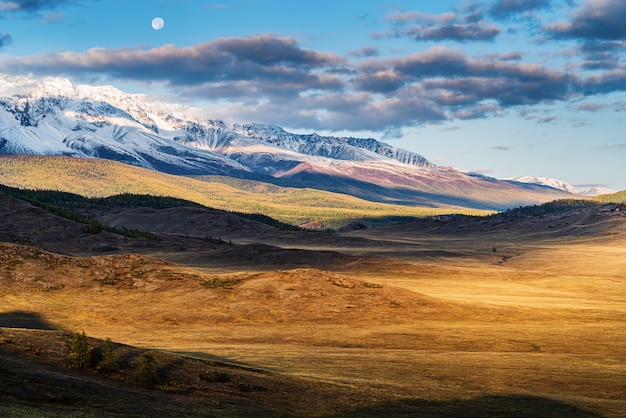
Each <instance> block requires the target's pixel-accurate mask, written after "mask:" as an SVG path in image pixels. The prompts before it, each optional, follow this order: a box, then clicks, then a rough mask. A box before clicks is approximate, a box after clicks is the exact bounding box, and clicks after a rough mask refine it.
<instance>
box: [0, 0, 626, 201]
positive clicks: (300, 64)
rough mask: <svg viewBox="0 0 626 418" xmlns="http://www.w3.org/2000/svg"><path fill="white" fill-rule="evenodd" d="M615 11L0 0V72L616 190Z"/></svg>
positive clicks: (506, 2) (559, 0)
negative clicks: (158, 26) (160, 23)
mask: <svg viewBox="0 0 626 418" xmlns="http://www.w3.org/2000/svg"><path fill="white" fill-rule="evenodd" d="M156 16H160V17H162V18H163V19H164V20H165V27H164V28H163V29H162V30H160V31H156V30H154V29H152V27H151V25H150V22H151V21H152V19H153V18H154V17H156ZM624 22H626V1H624V0H484V1H479V0H443V1H442V0H439V1H436V2H435V1H430V0H428V1H426V0H424V1H420V0H417V1H416V0H411V1H408V0H396V1H384V0H380V1H376V0H359V1H347V0H346V1H343V0H334V1H327V0H315V1H305V0H301V1H291V0H239V1H222V2H211V1H206V0H203V1H195V0H160V1H159V0H156V1H142V0H106V1H105V0H48V1H46V0H13V1H0V73H6V74H31V75H33V76H63V77H68V78H69V79H71V80H72V81H73V82H75V83H89V84H111V85H114V86H116V87H118V88H121V89H123V90H126V91H129V92H132V93H146V94H152V95H155V96H157V97H159V98H160V99H162V100H165V101H168V102H177V103H182V104H188V105H195V106H202V107H203V108H205V109H206V115H207V117H209V118H215V119H222V120H225V121H226V122H259V123H269V124H278V125H281V126H283V127H285V128H286V129H288V130H291V131H293V132H312V131H316V132H319V133H322V134H334V135H346V136H366V137H374V138H377V139H380V140H383V141H385V142H388V143H390V144H392V145H395V146H399V147H402V148H406V149H410V150H412V151H415V152H418V153H420V154H422V155H424V156H425V157H426V158H428V159H429V160H431V161H432V162H435V163H437V164H441V165H449V166H454V167H457V168H461V169H464V170H470V171H476V172H480V173H483V174H486V175H489V176H493V177H498V178H503V177H511V176H520V175H534V176H545V177H552V178H557V179H560V180H564V181H567V182H569V183H572V184H573V185H575V186H577V187H581V188H583V187H586V186H592V185H598V186H604V187H609V188H612V189H614V190H624V189H626V164H625V160H626V158H625V157H626V132H625V131H626V129H625V128H626V123H624V117H625V116H626V113H625V112H626V62H625V61H624V58H625V56H626V24H624Z"/></svg>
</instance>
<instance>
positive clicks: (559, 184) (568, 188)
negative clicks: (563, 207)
mask: <svg viewBox="0 0 626 418" xmlns="http://www.w3.org/2000/svg"><path fill="white" fill-rule="evenodd" d="M504 180H511V181H516V182H519V183H529V184H539V185H542V186H547V187H552V188H553V189H558V190H563V191H565V192H568V193H571V194H576V195H581V196H588V197H594V196H599V195H602V194H612V193H615V191H614V190H611V189H607V188H605V187H589V188H586V189H580V190H579V189H577V188H576V187H574V186H572V185H571V184H569V183H567V182H564V181H561V180H556V179H551V178H547V177H533V176H520V177H511V178H507V179H504Z"/></svg>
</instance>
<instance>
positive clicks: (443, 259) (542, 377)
mask: <svg viewBox="0 0 626 418" xmlns="http://www.w3.org/2000/svg"><path fill="white" fill-rule="evenodd" d="M525 222H526V221H525ZM287 236H288V237H289V238H288V239H287V238H286V237H287ZM317 237H322V238H317V239H314V240H312V239H311V235H310V234H304V233H302V234H300V235H299V234H297V233H289V235H285V234H279V233H277V234H276V235H275V236H274V238H273V240H272V238H271V237H269V236H268V235H264V236H263V241H264V242H265V243H266V244H276V245H280V244H282V245H284V243H285V242H289V247H291V248H300V249H304V250H306V249H308V250H311V252H310V253H307V254H309V257H310V258H309V259H308V260H307V259H305V260H304V261H302V260H301V259H299V260H300V261H298V262H299V263H300V264H301V267H300V268H289V269H285V268H283V267H282V266H284V265H290V266H291V263H292V262H293V260H290V259H291V258H292V256H293V255H294V254H295V253H294V252H292V251H289V250H283V251H282V252H280V251H275V252H273V253H272V256H273V257H274V258H272V259H271V260H268V259H267V258H264V259H263V260H264V261H263V262H260V260H261V259H262V257H261V256H262V255H263V253H262V251H264V248H265V247H259V249H258V253H256V256H255V255H254V254H253V253H251V252H247V253H244V249H243V247H240V248H238V247H236V246H235V247H234V250H233V251H230V252H223V251H222V252H219V254H218V256H215V255H213V254H212V253H211V252H209V251H199V252H194V251H185V252H177V253H166V252H156V251H155V252H153V253H152V255H154V256H158V257H159V258H161V259H167V260H170V261H169V262H167V261H159V260H158V259H152V258H149V257H148V255H150V250H149V249H147V250H146V251H145V253H146V254H145V255H141V256H140V255H133V256H124V255H115V256H106V257H103V256H96V257H92V258H67V257H62V256H56V255H45V254H44V255H41V254H39V253H32V254H31V255H28V254H25V253H23V252H20V251H22V250H19V251H18V250H15V249H13V248H12V247H10V246H5V247H3V254H4V255H5V259H4V261H3V263H4V264H3V266H2V270H0V277H1V278H2V280H3V286H2V289H3V290H2V293H0V298H1V300H2V304H0V320H1V319H2V318H3V316H2V315H3V313H4V315H5V316H8V315H10V313H11V312H17V311H19V312H30V313H36V314H37V315H39V316H41V318H44V319H45V320H46V321H47V322H48V323H50V324H54V326H55V327H58V328H62V329H66V330H85V332H86V333H87V334H88V335H90V336H93V337H99V338H106V337H110V338H111V339H113V340H114V341H119V342H123V343H126V344H132V345H135V346H138V347H143V348H145V349H155V348H156V349H162V350H167V351H168V352H176V353H183V354H185V355H187V356H192V357H195V358H200V359H204V360H211V361H220V362H226V363H229V364H236V365H242V366H246V367H251V368H253V369H256V370H265V371H267V372H268V373H274V374H275V375H276V376H282V377H285V378H286V377H289V378H294V379H300V380H299V381H300V382H308V384H309V385H310V386H309V390H310V392H306V395H304V396H302V397H300V398H295V397H294V396H293V394H291V395H290V394H288V393H287V392H288V391H285V393H284V394H283V395H280V393H279V392H275V393H273V394H265V395H261V394H256V395H255V397H256V398H255V399H257V400H258V401H259V402H270V401H269V399H270V398H272V399H273V401H272V402H276V399H277V398H280V396H283V397H284V399H283V402H284V404H283V408H284V412H286V413H287V414H288V415H306V416H335V415H346V416H379V415H385V416H394V415H396V416H400V415H414V416H463V417H466V416H475V417H483V416H497V417H505V416H506V417H508V416H520V417H531V416H558V417H566V416H567V417H571V416H585V417H600V416H602V417H622V416H624V415H626V334H625V331H624V324H626V292H624V289H625V287H626V215H625V214H624V213H623V212H620V211H614V212H604V213H597V212H593V211H591V212H589V213H587V212H585V213H579V214H573V215H571V216H568V217H565V218H559V219H550V218H548V219H543V218H542V219H540V220H530V221H528V223H527V224H516V225H511V224H499V225H497V226H494V225H490V224H488V223H486V222H484V223H483V222H481V221H480V220H478V221H472V222H470V223H468V224H463V225H457V226H455V227H454V228H453V229H446V228H445V226H443V227H442V226H441V224H440V223H438V222H436V221H432V222H430V223H424V222H422V223H420V222H414V223H409V224H404V225H400V226H390V227H384V228H376V229H369V230H362V231H353V232H350V233H344V234H324V235H318V236H317ZM250 240H252V238H251V237H247V242H249V241H250ZM235 244H237V243H235ZM246 248H247V247H246ZM248 250H249V249H248ZM15 251H17V252H15ZM237 251H239V253H238V252H237ZM320 251H326V252H324V253H320ZM331 252H332V253H331ZM337 253H341V254H345V256H344V257H340V256H338V255H335V256H334V258H332V260H334V261H333V262H329V261H328V260H329V258H327V257H326V258H324V257H321V258H316V257H315V255H316V254H325V255H326V256H328V255H329V254H337ZM7 254H14V258H11V257H8V258H7V256H6V255H7ZM251 254H252V255H251ZM11 260H13V261H11ZM15 260H18V261H15ZM20 260H21V261H20ZM172 261H176V263H177V264H172V263H171V262H172ZM316 384H324V385H329V386H325V387H326V389H328V388H329V387H330V388H334V389H332V391H331V392H330V393H329V392H328V391H327V392H322V391H321V389H319V388H318V389H314V388H315V387H317V386H315V385H316ZM276 390H277V391H280V389H276ZM322 393H323V395H322ZM263 396H266V399H265V401H264V400H263V399H264V398H263ZM333 396H335V397H336V398H334V397H333ZM272 405H274V407H276V405H278V404H277V403H274V404H272Z"/></svg>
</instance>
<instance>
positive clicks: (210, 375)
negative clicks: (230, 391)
mask: <svg viewBox="0 0 626 418" xmlns="http://www.w3.org/2000/svg"><path fill="white" fill-rule="evenodd" d="M200 379H202V380H204V381H207V382H214V383H225V382H229V381H230V377H229V376H228V375H227V374H226V373H223V372H220V371H216V370H213V371H210V372H204V373H202V374H201V375H200Z"/></svg>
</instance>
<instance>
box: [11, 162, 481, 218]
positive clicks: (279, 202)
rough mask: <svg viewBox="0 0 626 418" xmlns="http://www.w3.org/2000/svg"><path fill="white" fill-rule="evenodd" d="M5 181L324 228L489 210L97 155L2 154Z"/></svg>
mask: <svg viewBox="0 0 626 418" xmlns="http://www.w3.org/2000/svg"><path fill="white" fill-rule="evenodd" d="M205 180H207V179H205ZM208 180H210V179H208ZM0 183H2V184H4V185H7V186H10V187H18V188H28V189H44V190H45V189H47V190H59V191H65V192H71V193H76V194H79V195H82V196H86V197H107V196H112V195H116V194H125V193H126V194H143V195H155V196H170V197H176V198H180V199H185V200H189V201H192V202H195V203H199V204H201V205H204V206H207V207H211V208H215V209H221V210H226V211H234V212H243V213H258V214H263V215H267V216H270V217H272V218H274V219H277V220H279V221H282V222H285V223H288V224H291V225H301V224H305V223H309V222H315V223H316V225H318V227H319V228H333V227H339V226H343V225H345V224H347V223H349V222H350V221H352V220H355V219H369V220H371V221H372V222H376V220H377V219H378V220H379V221H378V222H380V221H381V220H382V222H384V219H385V218H389V217H391V218H393V217H420V216H430V215H437V214H443V213H472V214H485V213H488V212H486V211H478V210H472V209H467V208H462V207H454V206H449V207H442V208H423V207H410V206H402V205H393V204H385V203H376V202H369V201H365V200H362V199H358V198H355V197H352V196H349V195H343V194H338V193H331V192H325V191H320V190H314V189H306V188H305V189H302V188H288V187H279V186H275V185H271V184H267V183H260V182H253V183H249V182H245V187H239V188H238V187H234V186H231V185H229V184H226V183H224V182H222V181H220V178H217V179H216V180H215V181H203V180H198V179H193V178H189V177H185V176H175V175H171V174H165V173H160V172H158V171H154V170H149V169H145V168H140V167H134V166H130V165H126V164H122V163H118V162H115V161H110V160H104V159H96V158H74V157H49V156H48V157H44V156H6V155H4V156H0Z"/></svg>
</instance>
